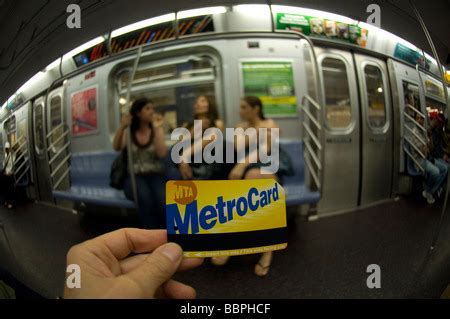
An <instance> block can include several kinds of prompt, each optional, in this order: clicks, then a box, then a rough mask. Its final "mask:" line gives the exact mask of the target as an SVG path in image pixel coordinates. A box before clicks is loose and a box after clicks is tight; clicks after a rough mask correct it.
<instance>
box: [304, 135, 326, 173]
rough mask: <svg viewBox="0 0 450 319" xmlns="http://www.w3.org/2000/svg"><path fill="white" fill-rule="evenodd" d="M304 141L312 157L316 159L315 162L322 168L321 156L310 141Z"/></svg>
mask: <svg viewBox="0 0 450 319" xmlns="http://www.w3.org/2000/svg"><path fill="white" fill-rule="evenodd" d="M304 143H305V146H306V149H307V150H308V151H309V153H310V154H311V157H312V159H313V160H314V163H315V164H316V166H317V168H318V169H319V170H322V165H321V164H320V160H319V158H318V157H317V155H316V154H315V153H314V150H313V149H312V147H311V144H309V142H308V141H305V142H304Z"/></svg>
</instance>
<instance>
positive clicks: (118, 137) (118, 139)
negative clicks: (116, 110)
mask: <svg viewBox="0 0 450 319" xmlns="http://www.w3.org/2000/svg"><path fill="white" fill-rule="evenodd" d="M131 119H132V116H131V115H124V116H123V117H122V119H121V122H120V127H119V128H118V129H117V131H116V134H115V135H114V140H113V149H114V150H116V151H121V150H123V149H124V148H125V146H126V145H127V140H126V134H125V130H126V129H127V128H128V126H129V125H130V124H131Z"/></svg>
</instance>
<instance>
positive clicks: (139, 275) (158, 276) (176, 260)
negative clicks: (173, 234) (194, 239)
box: [126, 243, 183, 298]
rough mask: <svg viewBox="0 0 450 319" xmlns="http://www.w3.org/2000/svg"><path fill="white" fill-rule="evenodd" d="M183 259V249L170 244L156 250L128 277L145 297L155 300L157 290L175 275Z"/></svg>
mask: <svg viewBox="0 0 450 319" xmlns="http://www.w3.org/2000/svg"><path fill="white" fill-rule="evenodd" d="M182 259H183V250H182V249H181V247H180V246H178V245H177V244H174V243H168V244H165V245H163V246H161V247H159V248H158V249H156V250H155V251H154V252H153V253H152V254H150V255H149V256H148V257H147V258H146V259H145V260H144V262H143V263H142V264H141V265H140V266H139V267H138V268H136V269H134V270H133V271H131V272H129V273H128V274H127V275H126V276H127V277H129V278H130V279H132V280H133V281H134V282H135V283H137V284H138V285H139V287H140V288H141V289H142V292H143V293H144V295H145V297H150V298H153V297H154V296H155V293H156V290H157V289H158V288H159V287H160V286H161V285H162V284H164V283H165V282H166V281H168V280H169V279H170V278H171V277H172V276H173V275H174V274H175V272H176V271H177V269H178V267H179V266H180V263H181V261H182Z"/></svg>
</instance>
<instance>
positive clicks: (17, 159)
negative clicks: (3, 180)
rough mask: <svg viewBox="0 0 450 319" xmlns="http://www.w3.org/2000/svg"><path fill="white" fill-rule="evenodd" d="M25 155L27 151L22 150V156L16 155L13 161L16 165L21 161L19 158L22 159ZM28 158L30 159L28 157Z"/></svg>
mask: <svg viewBox="0 0 450 319" xmlns="http://www.w3.org/2000/svg"><path fill="white" fill-rule="evenodd" d="M25 155H28V154H27V153H25V152H22V154H20V156H19V157H16V158H15V159H14V163H13V165H16V164H17V162H18V161H19V160H21V159H22V158H23V157H25ZM27 160H28V159H27Z"/></svg>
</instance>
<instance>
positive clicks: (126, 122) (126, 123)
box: [120, 114, 133, 128]
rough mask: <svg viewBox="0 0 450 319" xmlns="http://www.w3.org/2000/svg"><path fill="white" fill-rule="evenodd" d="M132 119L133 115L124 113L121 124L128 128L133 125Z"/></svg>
mask: <svg viewBox="0 0 450 319" xmlns="http://www.w3.org/2000/svg"><path fill="white" fill-rule="evenodd" d="M132 120H133V116H131V114H124V115H123V116H122V118H121V120H120V126H122V127H123V128H126V127H128V126H130V125H131V121H132Z"/></svg>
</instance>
